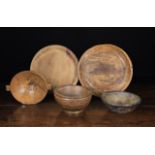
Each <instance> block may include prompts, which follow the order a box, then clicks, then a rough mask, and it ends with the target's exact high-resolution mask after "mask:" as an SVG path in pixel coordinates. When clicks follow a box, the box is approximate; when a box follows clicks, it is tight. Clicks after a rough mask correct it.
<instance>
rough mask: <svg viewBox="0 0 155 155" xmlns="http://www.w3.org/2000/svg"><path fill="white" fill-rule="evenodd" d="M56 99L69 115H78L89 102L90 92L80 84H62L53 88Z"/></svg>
mask: <svg viewBox="0 0 155 155" xmlns="http://www.w3.org/2000/svg"><path fill="white" fill-rule="evenodd" d="M54 96H55V99H56V101H57V102H58V103H59V104H60V105H61V106H62V108H63V109H64V111H65V112H66V113H67V114H69V115H79V114H80V113H81V112H83V111H84V109H85V108H86V107H87V106H88V104H89V103H90V100H91V98H92V94H91V93H90V91H89V90H87V89H85V88H83V87H81V86H73V85H69V86H63V87H60V88H57V89H55V90H54Z"/></svg>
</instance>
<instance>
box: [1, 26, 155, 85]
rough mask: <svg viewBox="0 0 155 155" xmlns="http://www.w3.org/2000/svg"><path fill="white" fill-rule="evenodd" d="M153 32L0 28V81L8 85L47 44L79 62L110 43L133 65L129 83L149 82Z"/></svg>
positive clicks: (152, 71) (152, 62)
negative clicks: (63, 49) (88, 52)
mask: <svg viewBox="0 0 155 155" xmlns="http://www.w3.org/2000/svg"><path fill="white" fill-rule="evenodd" d="M154 36H155V28H138V27H136V28H134V27H132V28H127V27H126V28H123V27H120V28H118V27H117V28H114V27H111V28H106V27H104V28H102V27H94V28H87V27H85V28H80V27H78V28H76V27H74V28H71V27H68V28H63V27H59V28H54V27H52V28H44V27H43V28H35V27H34V28H19V27H17V28H0V51H1V54H2V55H1V57H0V66H1V70H0V75H1V76H0V81H1V82H2V83H8V82H9V81H10V80H11V78H12V77H13V76H14V75H15V74H16V73H17V72H20V71H22V70H28V69H29V67H30V63H31V60H32V58H33V56H34V55H35V54H36V52H37V51H38V50H39V49H41V48H42V47H44V46H46V45H50V44H62V45H64V46H67V47H68V48H70V49H71V50H72V51H73V52H74V53H75V54H76V56H77V57H78V59H80V57H81V55H82V54H83V53H84V51H85V50H87V49H88V48H90V47H92V46H93V45H96V44H103V43H111V44H115V45H118V46H120V47H121V48H123V49H124V50H125V51H126V52H127V53H128V55H129V56H130V58H131V60H132V62H133V68H134V78H133V82H139V83H141V82H144V81H145V82H152V81H153V79H154V77H155V72H154V66H155V61H154V55H155V54H154V53H155V51H154V49H155V41H154V39H153V38H154Z"/></svg>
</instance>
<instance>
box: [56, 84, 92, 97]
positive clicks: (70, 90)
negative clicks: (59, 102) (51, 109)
mask: <svg viewBox="0 0 155 155" xmlns="http://www.w3.org/2000/svg"><path fill="white" fill-rule="evenodd" d="M55 93H56V94H57V95H59V96H60V97H65V98H75V99H80V98H86V97H88V96H90V95H91V93H90V91H88V90H87V89H85V88H83V87H81V86H63V87H60V88H57V89H56V90H55Z"/></svg>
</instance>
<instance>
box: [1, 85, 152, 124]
mask: <svg viewBox="0 0 155 155" xmlns="http://www.w3.org/2000/svg"><path fill="white" fill-rule="evenodd" d="M128 91H130V92H134V93H136V94H138V95H140V96H141V97H142V101H143V102H142V104H141V105H140V106H139V107H138V108H137V109H136V110H135V111H134V112H131V113H128V114H116V113H113V112H110V110H108V109H107V108H106V107H105V106H104V104H103V103H102V102H101V100H100V99H99V98H93V99H92V101H91V103H90V104H89V106H88V107H87V108H86V110H85V112H84V113H83V115H81V116H78V117H70V116H68V115H66V114H65V113H64V112H63V111H62V109H61V107H60V106H59V105H58V104H57V103H56V102H55V100H54V97H53V96H51V94H49V96H47V98H46V99H45V100H44V101H43V102H42V103H40V104H37V105H32V106H25V105H21V104H18V102H16V101H15V100H14V99H13V98H12V96H11V95H10V94H8V93H6V92H4V91H0V93H1V97H0V126H19V127H21V126H25V127H27V126H30V127H31V126H47V127H55V126H58V127H68V126H69V127H72V126H73V127H82V126H84V127H85V126H86V127H87V126H88V127H104V126H108V127H122V126H123V127H126V126H129V127H151V126H154V127H155V117H154V116H155V102H154V101H155V85H153V84H150V85H148V84H144V85H142V84H140V85H139V84H138V85H131V86H130V87H129V89H128Z"/></svg>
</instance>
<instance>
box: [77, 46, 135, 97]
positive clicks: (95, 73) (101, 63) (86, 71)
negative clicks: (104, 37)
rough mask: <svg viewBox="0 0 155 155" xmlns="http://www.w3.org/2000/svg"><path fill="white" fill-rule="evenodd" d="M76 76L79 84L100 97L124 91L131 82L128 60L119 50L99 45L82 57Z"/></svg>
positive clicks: (130, 68) (130, 69) (131, 72)
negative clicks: (107, 93) (106, 93)
mask: <svg viewBox="0 0 155 155" xmlns="http://www.w3.org/2000/svg"><path fill="white" fill-rule="evenodd" d="M78 74H79V79H80V82H81V84H82V85H83V86H84V87H86V88H88V89H89V90H91V91H92V92H93V94H94V95H97V96H100V95H101V93H103V92H109V91H123V90H125V89H126V88H127V87H128V85H129V84H130V82H131V79H132V75H133V70H132V63H131V60H130V58H129V57H128V55H127V54H126V53H125V52H124V51H123V50H122V49H121V48H119V47H117V46H115V45H111V44H101V45H96V46H93V47H92V48H90V49H88V50H87V51H86V52H85V53H84V54H83V55H82V57H81V59H80V61H79V66H78Z"/></svg>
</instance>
